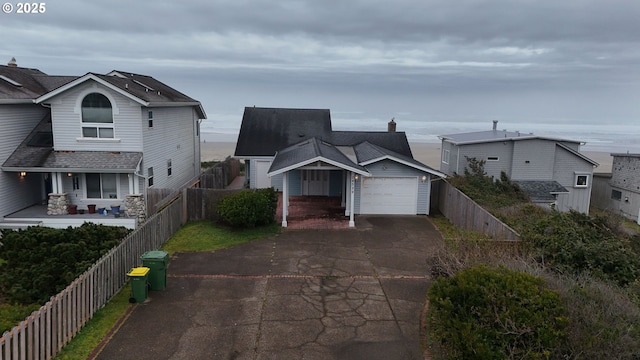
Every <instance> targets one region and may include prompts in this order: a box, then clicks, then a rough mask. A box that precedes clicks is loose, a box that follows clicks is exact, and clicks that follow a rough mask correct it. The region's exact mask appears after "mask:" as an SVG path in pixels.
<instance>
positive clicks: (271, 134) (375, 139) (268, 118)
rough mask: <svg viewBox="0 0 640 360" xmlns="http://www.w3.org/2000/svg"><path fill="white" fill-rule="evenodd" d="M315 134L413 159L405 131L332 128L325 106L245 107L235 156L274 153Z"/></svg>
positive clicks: (321, 137) (346, 144)
mask: <svg viewBox="0 0 640 360" xmlns="http://www.w3.org/2000/svg"><path fill="white" fill-rule="evenodd" d="M312 137H316V138H318V139H320V140H323V141H326V142H328V143H331V144H332V145H334V146H355V145H357V144H359V143H362V142H363V141H369V142H370V143H372V144H375V145H378V146H380V147H383V148H386V149H389V150H391V151H394V152H396V153H399V154H402V155H404V156H407V157H410V158H413V154H412V153H411V148H410V147H409V142H408V141H407V136H406V134H405V133H404V132H387V131H332V128H331V115H330V113H329V110H328V109H281V108H256V107H246V108H245V109H244V115H243V117H242V125H241V127H240V134H239V135H238V143H237V145H236V151H235V156H240V157H242V156H246V157H248V156H274V155H275V153H276V151H279V150H282V149H285V148H287V147H289V146H291V145H294V144H297V143H300V142H301V141H304V140H307V139H310V138H312Z"/></svg>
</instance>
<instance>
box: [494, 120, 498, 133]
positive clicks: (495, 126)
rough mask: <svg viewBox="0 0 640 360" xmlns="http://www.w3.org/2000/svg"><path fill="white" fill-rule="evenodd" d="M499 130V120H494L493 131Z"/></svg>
mask: <svg viewBox="0 0 640 360" xmlns="http://www.w3.org/2000/svg"><path fill="white" fill-rule="evenodd" d="M496 130H498V120H493V131H496Z"/></svg>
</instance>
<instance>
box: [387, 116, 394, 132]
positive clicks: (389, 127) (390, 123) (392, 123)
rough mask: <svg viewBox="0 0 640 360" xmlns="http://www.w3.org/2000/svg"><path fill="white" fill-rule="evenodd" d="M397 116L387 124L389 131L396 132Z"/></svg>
mask: <svg viewBox="0 0 640 360" xmlns="http://www.w3.org/2000/svg"><path fill="white" fill-rule="evenodd" d="M394 119H395V118H391V121H389V123H388V124H387V131H388V132H396V122H395V121H394Z"/></svg>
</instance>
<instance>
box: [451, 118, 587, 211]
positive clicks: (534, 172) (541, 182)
mask: <svg viewBox="0 0 640 360" xmlns="http://www.w3.org/2000/svg"><path fill="white" fill-rule="evenodd" d="M439 138H440V139H441V140H442V150H441V151H442V153H441V163H440V171H442V172H443V173H445V174H447V175H454V174H460V175H462V174H463V173H464V170H465V169H466V168H467V159H468V158H476V159H477V160H484V161H485V165H484V169H485V172H486V173H487V175H488V176H493V177H494V178H497V179H499V178H500V174H501V172H504V173H505V174H506V175H507V176H508V177H509V179H511V180H512V181H514V182H516V183H517V184H518V185H520V187H521V188H522V189H523V191H525V192H526V193H527V194H528V195H529V196H530V198H531V200H532V201H533V202H535V203H538V204H540V205H544V206H550V205H553V206H554V207H555V208H556V209H558V210H560V211H569V210H575V211H579V212H581V213H585V214H588V213H589V204H590V200H591V187H592V182H593V169H594V168H595V167H596V166H598V164H597V163H596V162H595V161H593V160H591V159H589V158H588V157H586V156H585V155H583V154H581V153H580V145H581V144H582V143H581V142H580V141H575V140H567V139H558V138H551V137H544V136H537V135H534V134H525V133H520V132H517V131H516V132H513V131H506V130H498V129H497V121H494V123H493V130H488V131H478V132H470V133H459V134H450V135H441V136H439Z"/></svg>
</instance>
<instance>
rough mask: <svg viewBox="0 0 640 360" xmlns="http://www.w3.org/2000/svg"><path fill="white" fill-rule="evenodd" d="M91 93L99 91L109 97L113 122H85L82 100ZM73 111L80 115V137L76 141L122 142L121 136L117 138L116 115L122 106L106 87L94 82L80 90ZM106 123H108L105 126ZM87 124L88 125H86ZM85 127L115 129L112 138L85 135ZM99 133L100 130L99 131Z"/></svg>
mask: <svg viewBox="0 0 640 360" xmlns="http://www.w3.org/2000/svg"><path fill="white" fill-rule="evenodd" d="M91 93H98V94H102V95H104V96H105V97H106V98H107V99H109V102H110V103H111V116H112V117H113V122H111V123H88V122H83V121H82V101H83V100H84V98H85V97H86V96H87V95H89V94H91ZM73 112H74V114H77V115H78V123H79V124H78V128H79V129H80V137H77V138H76V141H79V142H80V141H83V142H84V141H105V140H107V141H109V140H111V141H115V142H120V139H119V138H116V137H115V136H116V126H115V124H116V115H119V114H120V108H119V107H118V104H117V103H116V99H115V98H114V97H113V95H112V94H111V93H110V92H109V91H108V90H106V89H103V88H102V87H99V86H98V84H97V83H94V84H92V85H91V86H88V87H86V88H85V89H83V90H82V91H80V92H79V93H78V97H77V98H76V104H75V106H74V108H73ZM105 124H107V125H106V126H105ZM85 125H86V126H85ZM83 127H87V128H89V127H94V128H100V127H103V128H112V129H113V136H114V137H112V138H100V137H95V138H93V137H84V136H82V128H83ZM98 133H99V131H98Z"/></svg>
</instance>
